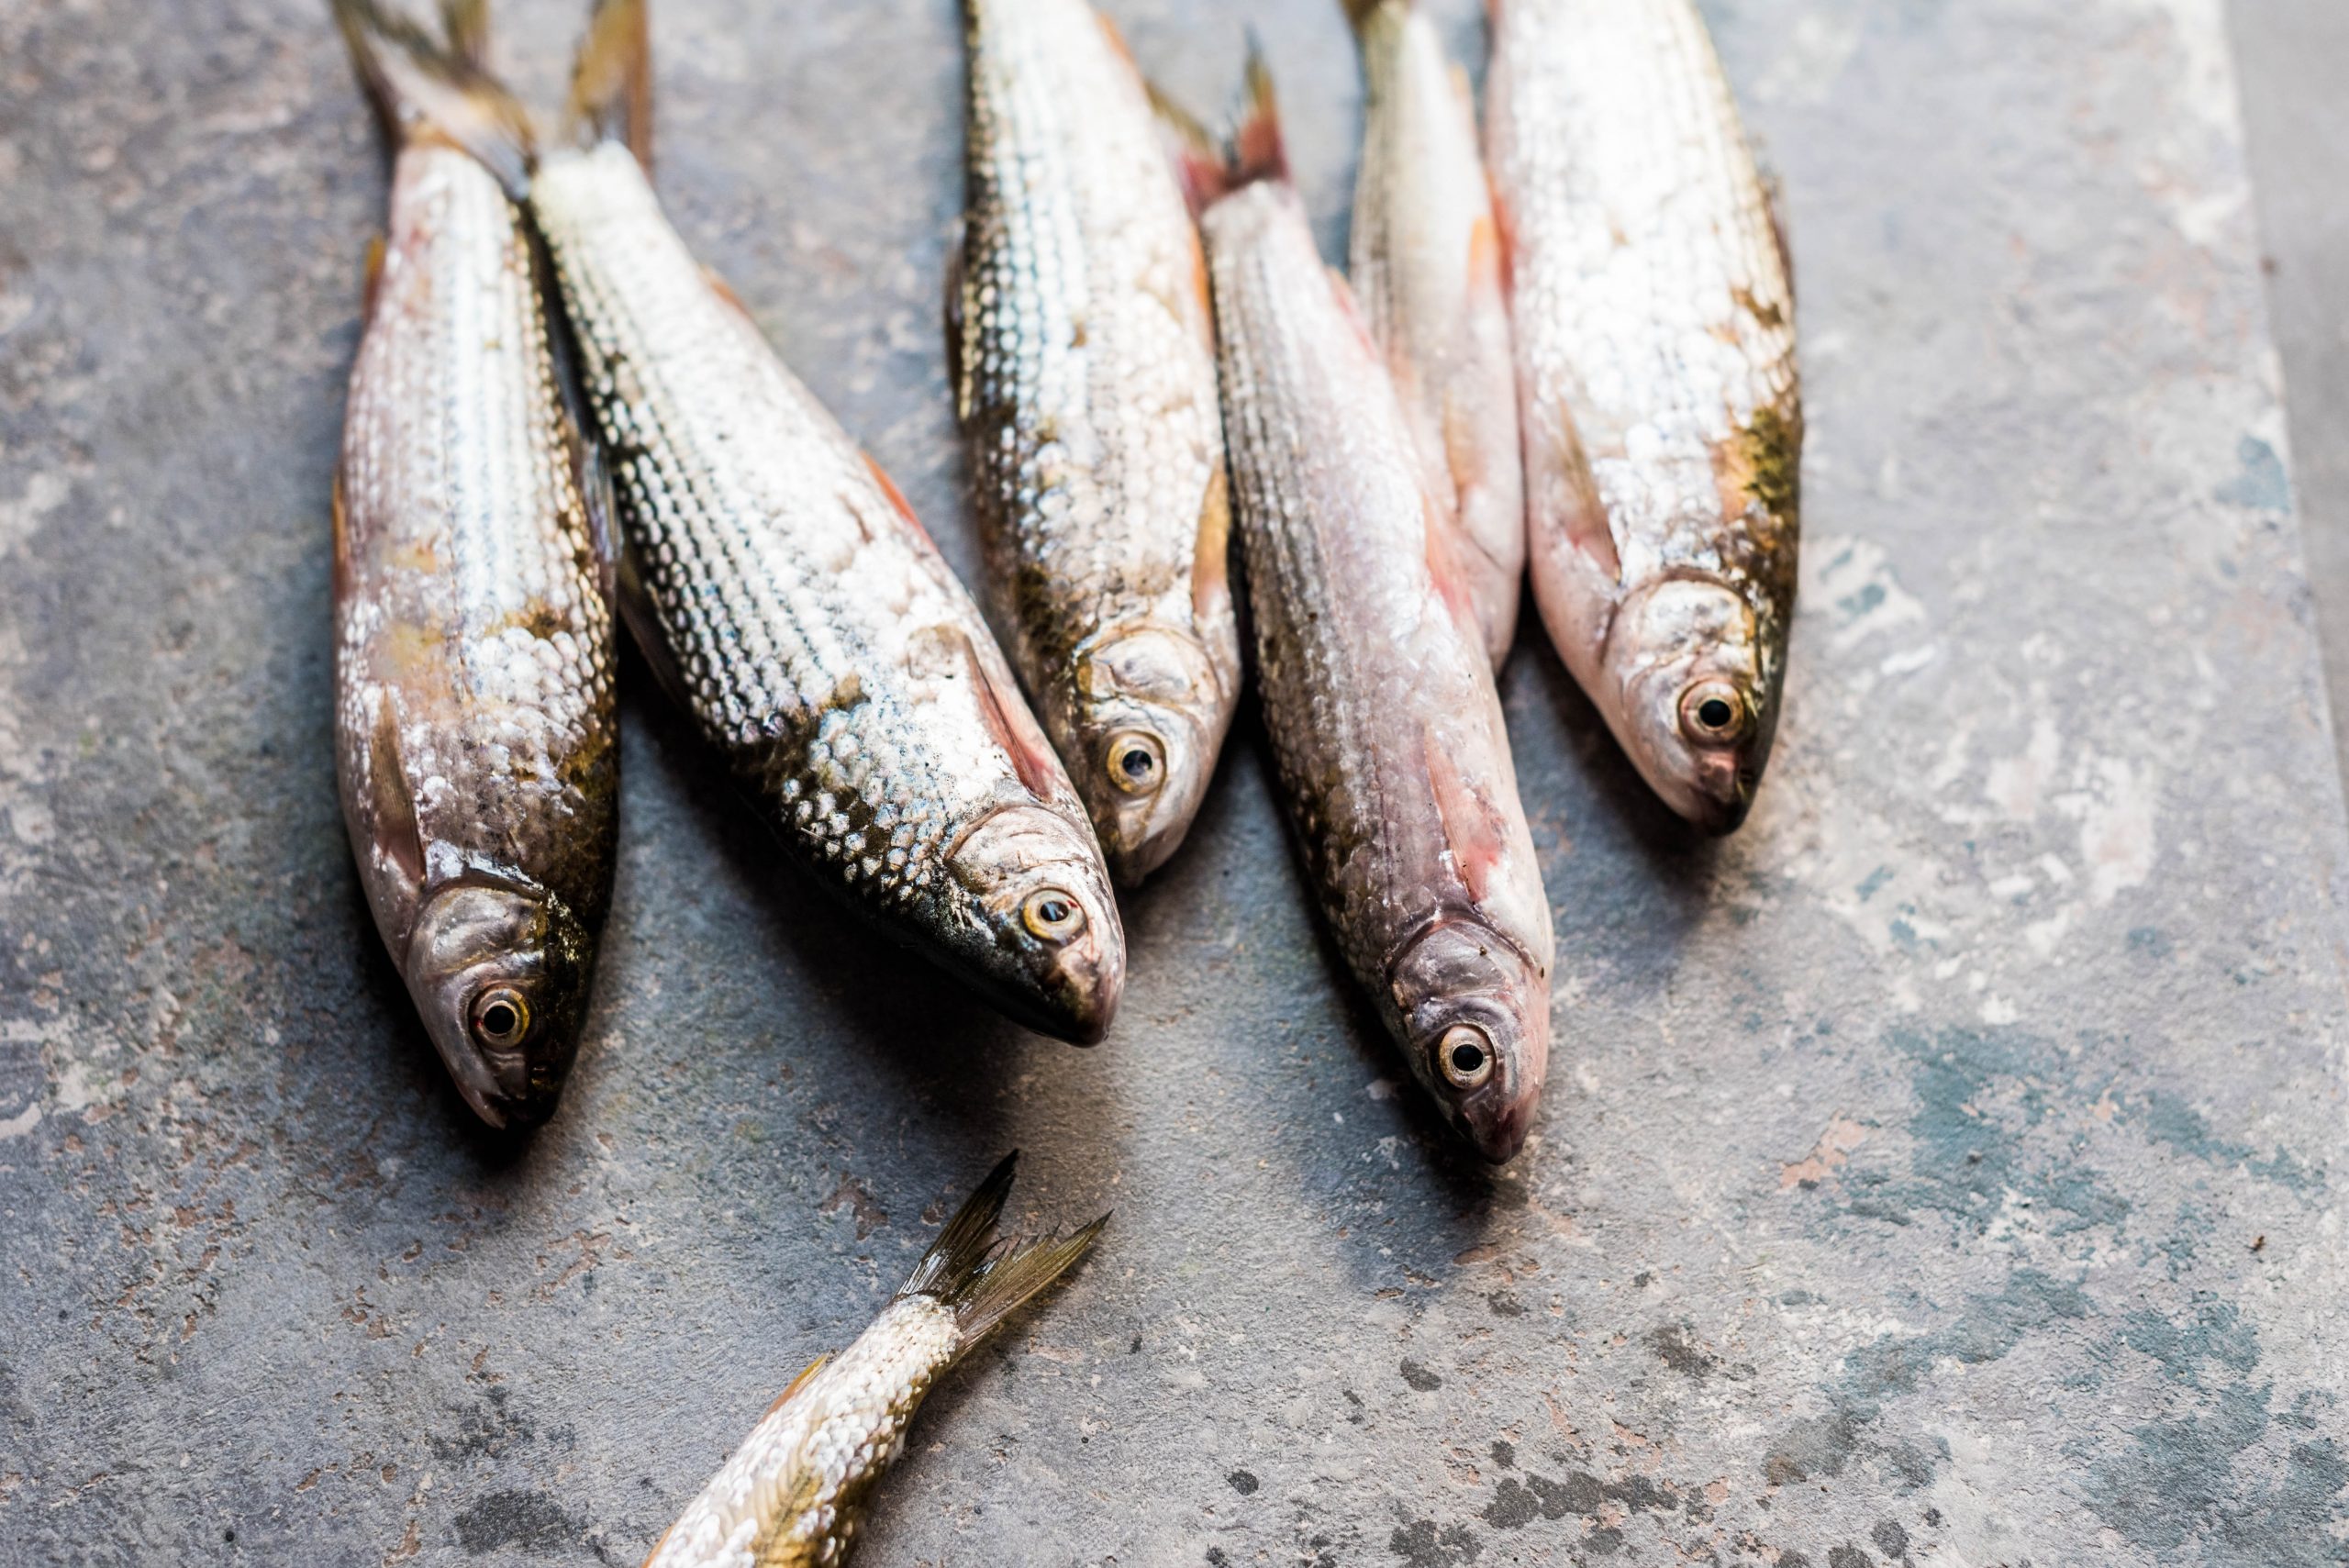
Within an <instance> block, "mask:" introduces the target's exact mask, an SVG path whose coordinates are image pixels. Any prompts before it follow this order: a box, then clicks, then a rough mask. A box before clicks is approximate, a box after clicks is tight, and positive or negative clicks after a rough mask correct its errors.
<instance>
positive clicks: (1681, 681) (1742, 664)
mask: <svg viewBox="0 0 2349 1568" xmlns="http://www.w3.org/2000/svg"><path fill="white" fill-rule="evenodd" d="M1606 659H1607V677H1608V682H1609V684H1610V685H1612V686H1613V687H1614V689H1615V692H1616V693H1617V695H1618V698H1619V702H1620V706H1619V708H1618V712H1619V713H1620V723H1619V724H1618V726H1617V731H1616V733H1617V735H1618V737H1619V738H1620V740H1621V741H1622V743H1623V749H1624V750H1625V751H1628V752H1629V753H1630V754H1631V762H1632V763H1633V765H1635V766H1636V767H1637V768H1638V769H1639V770H1640V773H1641V775H1642V777H1644V778H1645V779H1646V780H1647V782H1648V784H1649V787H1651V788H1653V790H1654V791H1655V792H1656V794H1657V795H1661V796H1663V798H1664V804H1665V805H1667V806H1671V807H1672V809H1673V810H1675V811H1676V812H1678V813H1679V814H1680V815H1681V816H1682V817H1687V819H1688V820H1689V821H1691V822H1693V823H1695V824H1697V826H1698V827H1699V828H1704V829H1705V830H1706V831H1707V832H1709V833H1728V832H1732V831H1734V830H1735V829H1736V828H1737V827H1738V826H1739V824H1741V823H1742V822H1743V821H1744V820H1745V814H1746V812H1747V810H1748V809H1749V808H1750V807H1751V806H1753V791H1754V786H1755V785H1756V784H1759V783H1760V782H1761V779H1762V770H1763V767H1764V766H1765V764H1766V763H1767V762H1769V758H1770V742H1771V739H1772V736H1773V734H1774V733H1775V731H1776V728H1777V717H1778V716H1777V694H1776V691H1775V690H1774V689H1773V683H1771V682H1770V681H1769V680H1767V679H1766V678H1765V672H1764V668H1763V649H1762V641H1761V638H1760V636H1759V634H1758V632H1757V629H1756V626H1755V621H1754V616H1753V609H1752V608H1751V607H1750V606H1748V605H1747V604H1746V602H1745V600H1744V598H1743V597H1742V596H1741V595H1739V594H1738V593H1737V592H1736V591H1735V590H1734V589H1732V588H1731V587H1730V586H1729V585H1728V584H1725V583H1722V582H1720V581H1719V580H1717V579H1713V578H1699V577H1675V578H1667V579H1665V580H1664V582H1662V583H1659V584H1655V585H1654V586H1653V587H1651V588H1648V589H1646V590H1644V591H1642V593H1640V594H1638V595H1634V596H1633V597H1631V599H1629V600H1627V601H1625V602H1624V604H1623V606H1622V607H1621V608H1620V609H1619V610H1618V611H1617V612H1616V619H1615V624H1614V626H1613V628H1611V629H1610V631H1609V634H1608V641H1607V653H1606Z"/></svg>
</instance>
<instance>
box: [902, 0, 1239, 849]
mask: <svg viewBox="0 0 2349 1568" xmlns="http://www.w3.org/2000/svg"><path fill="white" fill-rule="evenodd" d="M963 10H964V13H965V15H966V17H967V18H968V36H969V46H970V99H969V114H968V126H969V132H968V141H967V151H966V155H965V157H966V163H967V170H968V180H967V183H968V198H967V208H968V213H967V217H965V219H964V227H963V249H962V250H961V251H960V252H958V253H957V256H956V263H955V265H954V268H953V276H952V279H951V280H950V289H949V313H948V326H947V333H948V339H949V350H950V353H951V355H952V361H953V366H954V372H955V374H954V380H955V401H956V412H957V414H958V415H959V417H960V419H961V422H962V428H963V440H964V446H965V450H966V451H967V452H968V454H969V462H970V466H971V473H972V483H973V488H974V495H975V498H976V502H977V512H978V517H979V523H980V538H981V539H982V540H983V542H984V544H985V550H986V562H987V587H988V590H989V606H990V608H991V609H992V610H993V611H994V615H995V621H996V625H997V626H999V627H1001V628H1003V631H1004V641H1005V646H1006V648H1007V649H1008V651H1009V652H1010V655H1011V660H1012V662H1013V664H1014V665H1015V666H1016V667H1017V668H1018V670H1019V676H1020V679H1021V680H1022V682H1023V683H1025V684H1026V686H1027V688H1028V691H1029V693H1030V695H1031V696H1033V697H1034V699H1035V702H1036V708H1037V712H1038V715H1039V716H1040V717H1041V718H1042V720H1043V723H1044V728H1045V731H1046V733H1048V734H1049V735H1051V737H1052V740H1053V741H1054V742H1055V743H1056V744H1057V745H1058V746H1059V748H1060V754H1061V756H1062V757H1063V759H1064V760H1065V761H1066V762H1067V764H1068V768H1069V772H1070V773H1071V774H1072V775H1073V776H1074V779H1075V781H1076V786H1077V790H1078V792H1079V793H1080V794H1081V795H1084V797H1085V805H1086V806H1088V807H1090V809H1091V811H1092V814H1093V825H1094V828H1095V829H1096V830H1097V832H1098V833H1099V835H1100V839H1101V846H1102V850H1103V851H1104V853H1105V854H1106V855H1107V856H1108V862H1109V869H1110V870H1111V872H1112V873H1115V874H1116V875H1117V877H1118V879H1119V881H1121V882H1126V883H1137V882H1140V881H1141V879H1142V877H1143V876H1144V875H1146V874H1147V873H1150V872H1151V871H1152V870H1154V869H1156V868H1157V867H1158V866H1159V865H1160V864H1162V863H1163V862H1164V861H1165V860H1166V858H1167V857H1168V856H1169V855H1171V854H1173V853H1174V852H1175V848H1176V846H1177V845H1179V844H1180V843H1181V842H1182V841H1183V836H1184V834H1185V833H1186V831H1188V830H1189V828H1190V825H1191V818H1192V817H1193V816H1194V815H1195V814H1196V813H1197V810H1198V807H1199V802H1200V800H1201V799H1202V798H1203V797H1204V796H1205V795H1206V793H1207V788H1208V780H1209V778H1211V777H1212V776H1213V774H1214V773H1215V764H1216V758H1217V755H1218V754H1219V751H1221V749H1222V746H1223V738H1224V734H1225V732H1226V730H1228V729H1229V728H1230V725H1231V713H1232V708H1233V706H1234V705H1235V704H1236V703H1237V702H1238V701H1239V697H1240V634H1239V630H1238V627H1237V624H1236V620H1235V617H1234V616H1233V613H1232V605H1231V590H1230V578H1229V573H1228V572H1227V570H1226V560H1227V554H1228V540H1229V538H1230V506H1229V502H1228V497H1227V493H1226V481H1225V478H1224V463H1223V428H1222V421H1221V417H1220V414H1219V410H1218V407H1217V404H1216V382H1215V334H1214V317H1213V313H1212V311H1211V309H1210V307H1209V306H1208V297H1207V279H1206V275H1205V271H1204V268H1203V265H1202V263H1201V261H1200V258H1199V242H1198V233H1197V229H1196V228H1194V227H1193V225H1192V222H1191V215H1190V212H1189V210H1188V209H1187V208H1186V206H1185V205H1184V201H1183V193H1182V189H1181V187H1180V186H1179V185H1178V184H1177V183H1176V181H1175V172H1174V169H1173V166H1172V165H1171V164H1170V162H1169V161H1168V159H1167V156H1166V150H1165V148H1164V146H1163V142H1162V141H1161V139H1160V135H1159V129H1158V125H1157V120H1156V117H1155V116H1154V115H1153V113H1152V109H1151V105H1150V95H1149V91H1148V89H1147V88H1146V87H1145V86H1144V84H1143V83H1142V79H1141V73H1140V72H1138V71H1136V70H1135V68H1134V64H1133V61H1132V59H1131V57H1130V56H1129V55H1128V54H1127V52H1126V50H1125V46H1124V44H1123V43H1122V42H1121V41H1120V40H1119V38H1118V36H1117V34H1116V33H1115V32H1114V31H1113V30H1112V29H1111V28H1110V26H1109V24H1108V21H1107V20H1106V19H1105V18H1103V17H1099V16H1097V14H1096V13H1095V12H1094V10H1093V8H1092V7H1091V6H1087V5H1085V3H1084V0H964V6H963Z"/></svg>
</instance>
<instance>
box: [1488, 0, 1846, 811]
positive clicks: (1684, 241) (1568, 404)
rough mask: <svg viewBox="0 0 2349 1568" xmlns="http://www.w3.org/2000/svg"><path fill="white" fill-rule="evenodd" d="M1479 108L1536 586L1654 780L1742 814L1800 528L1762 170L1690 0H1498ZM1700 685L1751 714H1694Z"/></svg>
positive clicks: (1583, 674)
mask: <svg viewBox="0 0 2349 1568" xmlns="http://www.w3.org/2000/svg"><path fill="white" fill-rule="evenodd" d="M1486 128H1487V143H1488V150H1489V155H1490V158H1491V161H1492V171H1493V183H1494V187H1495V190H1496V192H1497V196H1498V199H1499V201H1500V204H1501V206H1502V208H1503V211H1504V213H1505V216H1506V218H1507V222H1506V224H1505V226H1504V227H1505V228H1506V231H1507V234H1508V246H1509V252H1510V273H1511V277H1512V284H1511V288H1512V299H1511V314H1512V318H1513V324H1514V328H1515V336H1516V342H1517V357H1518V382H1519V389H1520V398H1521V402H1522V406H1523V412H1524V429H1525V460H1526V482H1527V491H1528V517H1529V529H1528V531H1529V536H1530V543H1531V550H1530V554H1531V563H1532V568H1533V572H1532V576H1533V585H1534V594H1535V597H1536V600H1537V602H1538V603H1539V605H1540V606H1541V609H1542V618H1543V620H1544V621H1545V622H1546V623H1547V625H1548V627H1549V629H1550V633H1551V637H1552V639H1553V641H1554V642H1555V643H1556V644H1557V647H1558V651H1559V654H1560V656H1561V657H1562V658H1563V659H1564V662H1565V663H1566V666H1567V668H1568V669H1570V670H1571V671H1572V672H1573V673H1574V674H1575V678H1576V679H1577V680H1578V681H1579V682H1580V683H1581V684H1582V685H1583V686H1584V688H1585V689H1586V691H1588V692H1589V693H1590V695H1591V697H1592V700H1593V702H1594V704H1595V705H1596V706H1598V709H1599V711H1600V712H1601V713H1602V714H1604V715H1605V716H1606V717H1607V720H1608V722H1609V726H1610V728H1613V729H1614V731H1615V733H1616V735H1617V737H1618V738H1619V739H1620V740H1621V742H1622V744H1623V746H1624V749H1625V751H1627V752H1628V753H1629V754H1630V756H1631V759H1632V761H1633V762H1635V763H1637V764H1638V766H1639V767H1640V770H1641V772H1642V773H1643V774H1644V775H1645V776H1646V777H1647V778H1648V780H1649V782H1650V784H1653V786H1654V787H1655V788H1656V789H1657V790H1658V792H1659V793H1660V794H1661V795H1664V798H1665V799H1666V801H1667V802H1669V803H1670V804H1672V805H1673V806H1675V809H1678V810H1680V811H1681V812H1682V813H1683V814H1684V815H1686V816H1687V817H1691V818H1692V819H1694V820H1697V821H1698V822H1700V823H1702V824H1703V825H1705V826H1708V827H1709V828H1715V829H1718V830H1727V829H1728V828H1733V827H1735V826H1736V825H1737V824H1738V823H1739V822H1740V821H1742V819H1743V817H1744V815H1745V812H1746V809H1747V806H1749V805H1750V803H1751V799H1752V795H1753V786H1754V784H1756V783H1757V782H1758V780H1759V777H1760V774H1761V772H1762V770H1763V768H1764V766H1765V764H1766V762H1767V760H1768V756H1769V751H1770V746H1771V741H1772V739H1773V736H1774V734H1775V731H1776V723H1777V716H1778V711H1779V706H1780V695H1781V689H1782V687H1783V684H1784V679H1785V664H1786V641H1787V622H1788V620H1789V618H1790V617H1791V615H1792V611H1793V601H1794V594H1795V578H1796V555H1797V544H1798V532H1799V480H1800V466H1801V447H1802V407H1801V400H1800V386H1799V380H1798V373H1797V367H1796V359H1795V326H1794V308H1795V302H1794V290H1793V286H1792V283H1791V281H1790V278H1789V274H1788V269H1787V261H1786V255H1785V251H1784V249H1783V243H1782V239H1781V236H1780V234H1779V232H1778V229H1777V226H1776V218H1775V215H1774V212H1773V209H1772V204H1771V200H1770V196H1769V194H1768V190H1767V188H1766V186H1765V184H1764V183H1763V180H1762V178H1761V175H1760V172H1759V171H1758V169H1757V167H1756V165H1755V162H1754V159H1753V152H1752V150H1751V149H1750V148H1749V147H1748V145H1747V142H1746V139H1745V135H1744V131H1743V129H1742V126H1741V124H1740V121H1739V118H1738V115H1737V108H1736V105H1735V102H1734V101H1733V99H1732V98H1731V94H1730V89H1729V84H1728V81H1727V79H1726V77H1725V76H1724V75H1723V73H1722V72H1721V68H1720V61H1719V59H1718V58H1717V57H1716V55H1715V53H1714V50H1713V47H1712V42H1711V39H1710V38H1709V35H1708V34H1707V32H1706V30H1705V24H1704V21H1703V18H1702V17H1700V16H1698V13H1697V11H1696V9H1695V8H1694V6H1691V5H1690V4H1689V3H1688V0H1501V3H1500V4H1499V5H1498V6H1497V8H1496V28H1495V38H1494V54H1493V69H1492V72H1491V78H1490V86H1489V102H1488V106H1487V117H1486ZM1700 688H1702V692H1718V693H1720V694H1721V695H1722V696H1723V700H1724V702H1725V703H1726V704H1727V705H1728V706H1725V707H1724V709H1723V711H1724V713H1727V714H1730V715H1731V716H1732V717H1734V719H1735V722H1734V723H1731V724H1730V725H1728V726H1727V727H1726V728H1722V729H1720V730H1719V731H1709V730H1704V729H1700V728H1697V727H1694V726H1693V725H1692V724H1691V723H1690V722H1689V720H1688V719H1687V717H1684V710H1685V709H1686V708H1687V701H1686V700H1685V699H1686V698H1687V696H1689V695H1691V694H1697V695H1702V693H1701V692H1700Z"/></svg>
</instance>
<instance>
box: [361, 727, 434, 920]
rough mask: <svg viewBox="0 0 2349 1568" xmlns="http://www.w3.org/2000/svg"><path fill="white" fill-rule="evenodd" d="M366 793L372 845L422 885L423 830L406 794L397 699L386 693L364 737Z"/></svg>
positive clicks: (412, 881)
mask: <svg viewBox="0 0 2349 1568" xmlns="http://www.w3.org/2000/svg"><path fill="white" fill-rule="evenodd" d="M367 795H368V804H369V806H371V807H372V808H373V810H372V815H373V819H374V820H373V828H374V834H375V848H376V849H378V850H380V851H383V853H384V858H385V859H387V860H389V861H390V862H392V864H393V865H395V866H396V867H397V868H398V869H399V872H400V873H401V874H402V875H403V876H405V877H406V878H407V880H408V882H409V883H410V884H411V885H413V886H416V887H418V888H421V887H422V886H423V885H424V829H423V828H421V827H419V826H418V825H417V819H416V797H415V796H414V795H410V794H409V793H408V787H407V774H406V772H405V771H404V770H403V768H402V766H401V763H400V715H399V699H398V698H397V697H395V696H394V695H392V694H391V693H390V692H388V691H387V692H385V693H384V695H383V700H382V702H381V704H380V705H379V706H377V707H376V709H375V728H374V731H373V734H371V735H370V736H369V737H368V738H367Z"/></svg>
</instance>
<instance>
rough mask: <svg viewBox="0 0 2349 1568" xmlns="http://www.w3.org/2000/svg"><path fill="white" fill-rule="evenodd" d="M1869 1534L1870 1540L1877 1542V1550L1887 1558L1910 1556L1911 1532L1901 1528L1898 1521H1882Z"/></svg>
mask: <svg viewBox="0 0 2349 1568" xmlns="http://www.w3.org/2000/svg"><path fill="white" fill-rule="evenodd" d="M1868 1534H1869V1538H1870V1539H1871V1540H1874V1541H1875V1542H1876V1550H1877V1551H1881V1552H1883V1553H1884V1554H1885V1555H1886V1556H1887V1557H1894V1558H1898V1557H1906V1556H1908V1555H1909V1532H1908V1531H1907V1530H1905V1529H1901V1528H1900V1524H1899V1521H1898V1520H1897V1519H1884V1520H1881V1521H1879V1522H1878V1523H1877V1525H1876V1529H1873V1530H1871V1531H1869V1532H1868Z"/></svg>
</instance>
